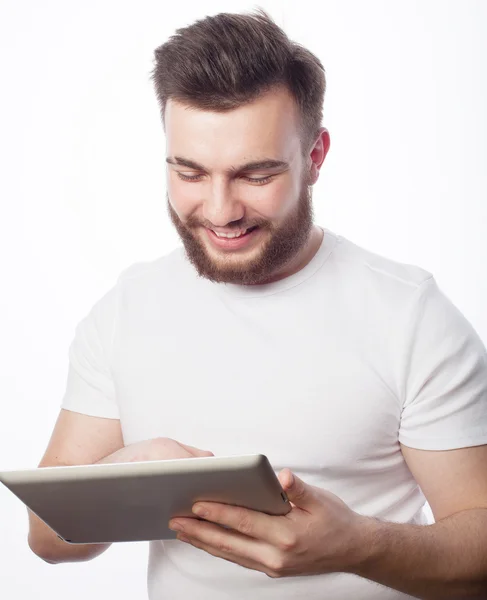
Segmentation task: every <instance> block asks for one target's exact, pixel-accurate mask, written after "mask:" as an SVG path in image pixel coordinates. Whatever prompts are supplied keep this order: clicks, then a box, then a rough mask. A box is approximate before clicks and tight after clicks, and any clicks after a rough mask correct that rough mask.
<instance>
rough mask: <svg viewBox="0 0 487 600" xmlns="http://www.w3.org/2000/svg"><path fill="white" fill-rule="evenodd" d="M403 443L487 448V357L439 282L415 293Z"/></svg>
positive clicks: (438, 447) (406, 368) (406, 365)
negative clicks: (485, 446)
mask: <svg viewBox="0 0 487 600" xmlns="http://www.w3.org/2000/svg"><path fill="white" fill-rule="evenodd" d="M415 294H416V296H415V301H414V304H413V306H412V312H411V313H410V315H411V318H410V320H409V327H408V335H409V343H408V344H407V350H406V352H405V353H404V356H403V360H404V364H403V366H404V371H403V372H404V378H403V381H404V386H403V405H402V416H401V422H400V427H399V441H400V442H401V443H402V444H405V445H406V446H410V447H412V448H418V449H423V450H451V449H454V448H463V447H469V446H479V445H482V444H487V352H486V349H485V346H484V344H483V343H482V341H481V339H480V337H479V336H478V334H477V333H476V331H475V330H474V328H473V327H472V325H471V324H470V323H469V322H468V320H467V319H466V318H465V317H464V315H463V314H462V313H461V312H460V310H459V309H458V308H457V307H456V306H455V305H454V304H453V303H452V302H451V301H450V300H449V299H448V298H447V297H446V296H445V294H444V293H443V292H442V291H441V290H440V288H439V287H438V285H437V283H436V281H435V279H434V277H430V278H429V279H427V280H426V281H424V282H423V283H422V284H421V285H420V286H419V288H418V289H417V290H416V292H415Z"/></svg>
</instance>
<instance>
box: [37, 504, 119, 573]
mask: <svg viewBox="0 0 487 600" xmlns="http://www.w3.org/2000/svg"><path fill="white" fill-rule="evenodd" d="M28 514H29V536H28V543H29V547H30V549H31V550H32V552H34V554H36V555H37V556H39V557H40V558H42V559H43V560H44V561H45V562H48V563H52V564H56V563H64V562H84V561H88V560H91V559H92V558H95V557H96V556H99V555H100V554H102V552H105V550H107V549H108V548H109V546H110V545H111V544H68V543H67V542H64V541H63V540H61V539H60V538H58V536H57V534H56V532H55V531H53V530H52V529H51V528H50V527H48V526H47V525H46V524H45V523H44V521H42V520H41V519H39V517H38V516H37V515H35V514H34V513H33V512H31V511H30V510H28Z"/></svg>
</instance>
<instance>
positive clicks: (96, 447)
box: [28, 409, 123, 564]
mask: <svg viewBox="0 0 487 600" xmlns="http://www.w3.org/2000/svg"><path fill="white" fill-rule="evenodd" d="M122 447H123V438H122V432H121V428H120V421H119V420H118V419H104V418H101V417H90V416H88V415H83V414H80V413H76V412H73V411H69V410H64V409H61V411H60V413H59V417H58V419H57V421H56V425H55V427H54V430H53V433H52V436H51V439H50V441H49V445H48V447H47V450H46V452H45V454H44V456H43V458H42V460H41V462H40V464H39V467H59V466H67V465H87V464H94V463H96V462H98V461H99V460H101V459H102V458H104V457H106V456H108V455H110V454H112V453H113V452H115V451H117V450H118V449H120V448H122ZM28 515H29V535H28V543H29V547H30V548H31V550H32V551H33V552H34V553H35V554H37V556H39V557H40V558H42V559H43V560H44V561H45V562H48V563H52V564H55V563H61V562H82V561H87V560H91V559H92V558H95V557H96V556H99V555H100V554H101V553H102V552H104V551H105V550H107V549H108V548H109V547H110V545H111V544H68V543H67V542H64V541H63V540H61V539H59V538H58V537H57V534H56V533H55V532H54V531H53V530H52V529H51V528H50V527H49V526H48V525H46V524H45V523H44V521H42V520H41V519H39V517H37V516H36V515H35V514H34V513H33V512H32V511H30V510H28Z"/></svg>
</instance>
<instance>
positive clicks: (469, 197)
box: [0, 0, 487, 600]
mask: <svg viewBox="0 0 487 600" xmlns="http://www.w3.org/2000/svg"><path fill="white" fill-rule="evenodd" d="M257 6H261V7H263V8H265V9H267V10H268V11H269V12H270V14H271V15H272V16H273V17H274V19H275V20H276V21H277V23H278V24H279V25H281V26H282V27H283V28H284V29H285V31H286V32H287V33H288V35H289V36H290V37H291V38H292V39H294V40H295V41H297V42H300V43H302V44H304V45H305V46H307V47H308V48H309V49H310V50H311V51H313V52H315V53H316V54H317V55H318V56H319V57H320V59H321V60H322V62H323V64H324V66H325V69H326V77H327V86H328V88H327V93H326V96H325V103H324V120H323V125H324V126H326V127H327V128H328V129H329V131H330V134H331V149H330V152H329V154H328V157H327V158H326V161H325V163H324V165H323V168H322V170H321V176H320V179H319V181H318V183H317V184H316V185H315V186H314V192H313V197H314V206H315V212H316V221H317V222H318V223H319V224H321V225H323V226H325V227H327V228H329V229H331V230H332V231H334V232H336V233H339V234H341V235H344V236H345V237H348V238H349V239H351V240H352V241H354V242H355V243H358V244H360V245H362V246H364V247H366V248H368V249H369V250H372V251H374V252H377V253H380V254H382V255H385V256H387V257H389V258H392V259H395V260H399V261H402V262H407V263H410V264H416V265H419V266H421V267H423V268H425V269H427V270H429V271H431V272H432V273H433V274H434V275H435V277H436V279H437V281H438V283H439V285H440V287H441V288H442V289H443V290H444V291H445V293H446V294H447V295H448V296H449V297H450V298H451V299H452V300H453V302H454V303H455V304H456V305H457V306H458V307H459V308H460V309H461V310H462V312H463V313H464V314H465V316H466V317H467V318H468V319H469V320H470V322H471V323H472V324H473V325H474V327H475V328H476V329H477V331H478V332H479V334H480V336H481V337H482V338H483V340H484V343H485V341H486V340H487V313H486V307H487V277H486V262H487V171H486V168H485V167H486V164H487V135H486V134H487V127H486V111H485V107H486V106H487V68H486V57H487V36H486V35H485V31H486V29H487V2H485V1H484V0H478V1H475V0H456V1H452V0H416V1H414V0H395V1H391V0H368V1H367V2H363V1H362V0H357V1H351V0H320V3H319V4H318V3H317V4H315V2H314V0H313V1H311V0H308V1H303V0H301V1H300V2H297V3H296V2H265V1H263V2H260V4H251V3H245V2H229V1H227V2H205V3H196V2H194V3H192V2H189V3H188V2H185V3H181V5H179V4H178V3H167V4H166V3H164V2H163V1H162V0H158V1H156V0H138V1H137V2H135V0H134V1H131V2H129V1H121V0H87V1H85V2H75V1H74V0H72V1H66V0H43V2H37V0H23V1H22V0H7V1H6V0H2V1H1V2H0V44H1V48H0V49H1V52H0V91H1V94H0V103H1V105H0V158H1V177H0V199H1V216H0V267H1V284H0V285H1V293H0V398H1V409H2V412H1V419H0V468H2V469H10V468H17V467H18V468H27V467H34V466H37V464H38V462H39V460H40V458H41V456H42V454H43V452H44V450H45V447H46V445H47V442H48V440H49V437H50V434H51V431H52V427H53V425H54V422H55V419H56V417H57V414H58V411H59V407H60V402H61V398H62V396H63V393H64V389H65V383H66V376H67V370H68V347H69V344H70V342H71V340H72V338H73V335H74V329H75V326H76V324H77V323H78V322H79V321H80V320H81V318H82V317H83V316H84V315H85V314H86V313H87V312H88V311H89V309H90V308H91V307H92V306H93V304H94V303H95V302H96V301H97V300H98V299H99V298H100V297H101V296H102V295H103V294H104V293H105V292H106V291H107V290H108V289H109V288H110V287H111V286H112V285H113V284H114V283H115V280H116V278H117V276H118V274H119V273H120V271H121V270H122V269H123V268H125V267H127V266H128V265H130V264H131V263H133V262H136V261H141V260H152V259H154V258H156V257H158V256H161V255H163V254H166V253H168V252H169V251H171V250H172V249H173V248H174V247H175V246H177V245H180V242H179V239H178V238H177V235H176V233H175V231H174V230H173V229H172V226H171V224H170V222H169V219H168V217H167V215H166V212H165V163H164V159H165V140H164V135H163V130H162V126H161V123H160V117H159V111H158V107H157V103H156V100H155V96H154V93H153V89H152V85H151V82H150V79H149V77H150V71H151V69H152V66H153V50H154V48H155V47H157V46H158V45H160V44H162V43H163V42H164V41H166V40H167V38H168V37H169V36H170V35H172V34H173V33H174V31H175V29H176V28H178V27H183V26H186V25H188V24H190V23H192V22H194V21H195V20H196V19H199V18H202V17H204V16H205V15H210V14H216V13H218V12H222V11H225V12H240V11H249V10H252V9H253V8H255V7H257ZM189 443H190V441H189ZM0 488H1V489H0V565H1V567H0V568H1V580H2V586H1V587H2V592H1V593H2V596H3V597H5V598H12V599H16V598H28V597H31V595H32V591H33V589H34V590H35V594H36V596H37V597H41V598H47V597H49V598H51V599H52V600H56V599H61V598H65V597H66V595H67V594H69V597H70V598H71V599H72V600H81V599H83V600H84V599H85V598H87V597H93V598H103V597H108V596H110V597H116V598H120V599H129V598H130V599H133V598H143V597H145V594H146V560H147V551H148V546H147V544H145V543H141V544H119V545H116V546H113V547H112V548H111V549H110V550H109V551H108V552H107V553H106V554H104V555H102V556H101V557H99V558H97V559H96V560H94V561H92V562H88V563H81V564H64V565H56V566H52V565H47V564H45V563H44V562H43V561H41V560H40V559H39V558H37V557H36V556H35V555H33V554H32V553H31V552H30V550H29V549H28V546H27V542H26V538H27V513H26V510H25V507H24V506H23V504H22V503H21V502H20V501H19V500H17V498H16V497H15V496H14V495H13V494H11V493H10V492H9V491H8V490H7V489H6V488H5V487H3V486H0Z"/></svg>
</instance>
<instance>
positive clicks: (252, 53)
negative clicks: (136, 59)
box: [151, 8, 326, 156]
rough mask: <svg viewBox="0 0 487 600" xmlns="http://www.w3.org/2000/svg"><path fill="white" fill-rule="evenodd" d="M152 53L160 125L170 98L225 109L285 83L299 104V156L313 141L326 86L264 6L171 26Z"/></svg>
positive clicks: (316, 64) (316, 66)
mask: <svg viewBox="0 0 487 600" xmlns="http://www.w3.org/2000/svg"><path fill="white" fill-rule="evenodd" d="M154 54H155V67H154V70H153V72H152V76H151V78H152V80H153V82H154V87H155V90H156V95H157V99H158V101H159V105H160V108H161V114H162V121H163V126H164V129H165V120H164V113H165V108H166V103H167V101H168V99H169V98H172V99H173V100H176V101H177V102H180V103H182V104H185V105H189V106H192V107H195V108H199V109H201V110H212V111H218V112H226V111H228V110H232V109H234V108H237V107H239V106H241V105H243V104H246V103H248V102H252V101H253V100H255V99H256V98H257V97H258V96H259V95H261V94H262V93H264V92H267V91H269V90H270V89H272V88H275V87H277V86H282V85H284V86H286V87H287V88H288V90H289V91H290V92H291V94H292V96H293V97H294V99H295V102H296V103H297V106H298V108H299V114H300V116H301V122H300V135H301V143H302V152H303V156H306V154H307V152H309V149H311V147H312V144H314V142H315V141H316V139H317V137H318V135H319V130H320V127H321V120H322V118H323V112H322V106H323V100H324V95H325V89H326V80H325V70H324V68H323V65H322V64H321V62H320V60H319V59H318V58H317V57H316V56H315V55H314V54H312V53H311V52H310V51H309V50H307V49H306V48H304V47H303V46H301V45H300V44H298V43H296V42H293V41H291V40H290V39H289V38H288V36H287V35H286V34H285V33H284V31H283V30H282V29H281V28H280V27H279V26H278V25H277V24H276V23H275V22H274V21H273V20H272V18H271V17H270V16H269V15H268V14H267V13H266V12H265V11H264V10H263V9H261V8H259V9H257V11H256V14H251V13H250V14H232V13H220V14H218V15H215V16H208V17H205V18H204V19H202V20H199V21H196V22H195V23H193V24H192V25H190V26H188V27H184V28H180V29H176V33H175V34H174V35H173V36H171V37H170V38H169V40H168V41H167V42H166V43H164V44H163V45H162V46H159V47H158V48H157V49H156V50H155V52H154Z"/></svg>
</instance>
